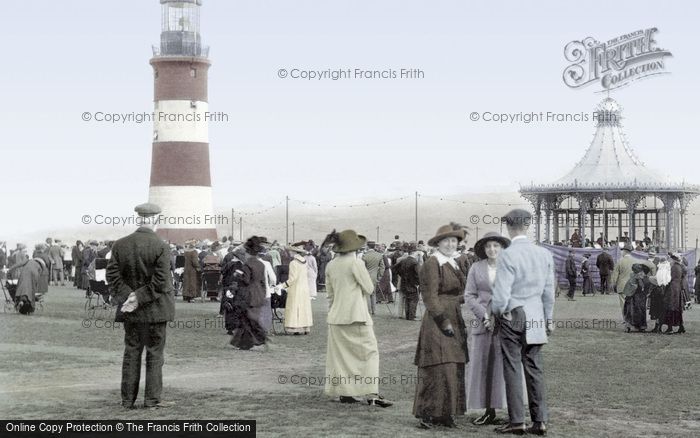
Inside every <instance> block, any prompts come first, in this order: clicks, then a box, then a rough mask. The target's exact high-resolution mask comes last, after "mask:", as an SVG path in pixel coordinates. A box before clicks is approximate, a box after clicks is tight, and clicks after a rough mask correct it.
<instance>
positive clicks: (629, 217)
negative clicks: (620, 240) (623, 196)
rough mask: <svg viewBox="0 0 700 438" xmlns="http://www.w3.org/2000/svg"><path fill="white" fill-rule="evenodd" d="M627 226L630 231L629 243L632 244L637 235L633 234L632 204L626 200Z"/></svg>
mask: <svg viewBox="0 0 700 438" xmlns="http://www.w3.org/2000/svg"><path fill="white" fill-rule="evenodd" d="M627 227H628V229H629V233H630V243H632V245H634V242H636V241H637V236H636V235H635V232H634V229H635V223H634V204H633V203H631V202H629V201H628V202H627Z"/></svg>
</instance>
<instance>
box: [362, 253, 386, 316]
mask: <svg viewBox="0 0 700 438" xmlns="http://www.w3.org/2000/svg"><path fill="white" fill-rule="evenodd" d="M375 246H376V242H372V241H369V242H367V248H369V249H368V250H367V252H365V253H364V255H363V256H362V261H364V262H365V266H366V267H367V271H368V272H369V277H370V278H371V279H372V284H373V285H374V292H375V293H373V294H371V295H370V296H369V297H368V298H367V300H368V301H367V303H368V305H369V312H370V313H371V314H372V315H374V308H375V307H376V303H377V298H376V297H377V293H376V292H377V283H378V282H379V280H381V278H382V275H383V274H384V257H383V256H382V255H381V254H379V253H378V252H377V251H375V250H374V248H375Z"/></svg>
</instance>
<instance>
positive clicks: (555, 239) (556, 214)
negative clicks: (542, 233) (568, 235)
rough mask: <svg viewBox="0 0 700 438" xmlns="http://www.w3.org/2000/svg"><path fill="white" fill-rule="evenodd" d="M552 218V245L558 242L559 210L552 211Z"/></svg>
mask: <svg viewBox="0 0 700 438" xmlns="http://www.w3.org/2000/svg"><path fill="white" fill-rule="evenodd" d="M552 216H553V218H552V219H553V222H554V230H553V232H552V243H554V242H559V240H560V239H559V210H554V212H553V213H552Z"/></svg>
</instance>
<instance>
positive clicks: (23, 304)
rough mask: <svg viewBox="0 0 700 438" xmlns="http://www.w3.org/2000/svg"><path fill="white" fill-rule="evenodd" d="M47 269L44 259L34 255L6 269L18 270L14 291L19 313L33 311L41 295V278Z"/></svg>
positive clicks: (26, 313) (25, 313)
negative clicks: (15, 289)
mask: <svg viewBox="0 0 700 438" xmlns="http://www.w3.org/2000/svg"><path fill="white" fill-rule="evenodd" d="M47 269H48V267H47V266H46V262H45V261H44V259H43V258H41V257H35V258H32V259H29V260H27V261H26V262H24V263H22V264H19V265H15V266H13V267H12V268H10V269H9V270H8V272H10V271H14V270H19V279H18V281H17V292H16V293H15V307H16V308H17V311H18V312H19V313H22V314H24V315H28V314H31V313H33V312H34V309H35V304H36V301H37V300H38V299H39V298H41V295H42V293H41V291H40V290H39V289H40V283H41V278H42V276H43V275H44V273H45V272H46V270H47Z"/></svg>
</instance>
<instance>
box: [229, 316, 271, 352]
mask: <svg viewBox="0 0 700 438" xmlns="http://www.w3.org/2000/svg"><path fill="white" fill-rule="evenodd" d="M262 312H263V308H262V306H258V307H249V308H248V309H246V310H245V311H243V310H242V309H241V307H239V306H234V312H233V315H231V319H232V320H233V325H234V326H235V329H234V330H233V336H232V337H231V345H233V346H234V347H237V348H240V349H241V350H250V349H251V348H253V347H254V346H256V345H263V344H265V340H266V338H267V335H266V330H265V329H264V328H263V327H262V326H261V325H260V315H261V314H262Z"/></svg>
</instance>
